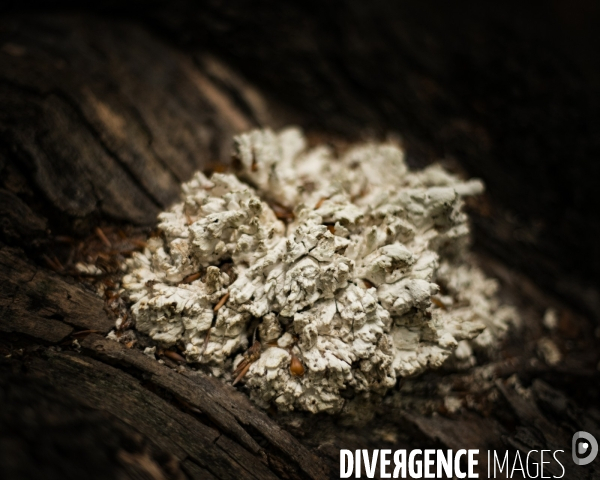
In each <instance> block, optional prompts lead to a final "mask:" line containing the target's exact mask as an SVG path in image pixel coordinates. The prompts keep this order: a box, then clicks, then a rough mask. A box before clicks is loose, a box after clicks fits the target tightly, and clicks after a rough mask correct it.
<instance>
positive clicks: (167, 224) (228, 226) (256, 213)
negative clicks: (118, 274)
mask: <svg viewBox="0 0 600 480" xmlns="http://www.w3.org/2000/svg"><path fill="white" fill-rule="evenodd" d="M234 158H235V164H236V166H237V169H238V171H237V176H236V175H233V174H218V173H215V174H214V175H212V177H211V178H210V179H209V178H207V177H206V176H204V175H203V174H202V173H196V174H195V175H194V177H193V179H192V180H191V181H189V182H188V183H186V184H184V185H183V188H182V200H181V202H180V203H177V204H176V205H174V206H173V207H171V208H170V209H169V210H167V211H166V212H164V213H162V214H160V215H159V230H160V232H161V233H160V235H159V236H155V237H153V238H150V239H149V240H148V243H147V247H146V248H145V250H144V251H143V252H142V253H137V254H135V255H134V256H133V257H132V258H131V259H130V260H128V261H127V264H126V270H127V274H126V275H125V277H124V278H123V283H122V285H123V294H124V295H125V296H126V297H127V298H128V299H129V300H130V302H131V303H132V306H131V313H132V315H133V316H134V318H135V320H136V328H137V329H138V330H139V331H140V332H142V333H145V334H147V335H149V336H150V337H151V338H152V339H154V340H155V341H156V342H158V343H159V344H160V345H161V346H162V347H165V348H167V347H170V346H173V345H178V346H179V347H180V348H181V349H182V350H183V351H184V353H185V355H186V357H187V360H188V361H189V362H198V363H202V364H206V365H207V366H209V367H210V368H211V369H212V372H213V374H215V375H218V376H223V377H224V378H225V379H233V378H232V372H233V371H235V372H236V373H237V372H239V371H242V373H244V374H245V376H244V377H243V380H244V381H245V384H246V386H247V388H248V390H249V392H250V395H251V397H252V398H253V400H254V401H255V402H256V403H258V404H259V405H261V406H263V407H267V406H269V405H276V406H277V407H278V408H280V409H282V410H293V409H303V410H308V411H311V412H320V411H328V412H337V411H339V410H340V409H341V408H342V407H343V405H344V403H345V399H347V398H352V397H355V396H360V395H363V396H365V395H367V396H368V395H369V394H377V395H381V394H384V393H385V392H386V391H387V390H388V389H390V388H391V387H393V386H394V385H395V383H396V381H397V379H398V377H404V376H411V375H415V374H418V373H420V372H423V371H424V370H427V369H430V368H436V367H439V366H440V365H442V363H444V361H445V360H446V359H448V358H449V357H450V356H451V355H452V354H453V352H454V351H455V350H456V351H457V353H458V356H456V357H454V361H455V362H457V363H458V364H460V363H462V364H463V365H467V366H468V365H470V364H472V363H473V362H474V357H473V355H472V349H473V348H475V347H477V346H479V347H482V348H490V347H491V346H493V345H494V344H495V343H496V342H497V339H498V338H499V337H500V336H501V335H502V334H503V332H504V331H505V330H506V329H507V326H508V324H509V322H510V320H511V317H512V316H513V315H514V312H513V310H512V309H510V308H509V307H504V306H502V305H501V304H500V302H499V301H498V300H497V298H496V296H495V295H496V288H497V285H496V283H495V282H494V281H493V280H491V279H488V278H486V277H485V275H484V274H483V273H482V272H481V271H480V270H479V269H478V268H477V267H476V266H475V265H474V263H473V262H472V261H471V259H470V256H469V252H468V238H469V228H468V224H467V217H466V215H465V213H464V212H463V211H462V205H463V200H462V199H463V198H464V197H466V196H469V195H476V194H479V193H480V192H482V190H483V185H482V183H481V182H480V181H477V180H471V181H466V182H464V181H461V180H460V179H458V178H457V177H456V176H453V175H451V174H449V173H448V172H446V171H445V170H444V169H443V168H441V167H440V166H438V165H433V166H430V167H428V168H426V169H424V170H421V171H410V170H409V169H408V167H407V165H406V163H405V161H404V153H403V151H402V149H401V148H399V147H398V146H397V145H394V144H391V143H384V144H374V143H373V144H366V145H361V146H358V147H355V148H352V149H351V150H349V151H348V152H347V153H345V154H344V155H341V156H340V157H339V158H336V157H335V156H334V154H333V153H332V151H331V150H330V149H328V148H326V147H317V148H313V149H307V146H306V141H305V139H304V137H303V136H302V133H301V132H300V131H299V130H297V129H294V128H291V129H287V130H284V131H282V132H280V133H278V134H277V133H274V132H272V131H270V130H256V131H252V132H249V133H246V134H243V135H240V136H238V137H237V138H236V139H235V150H234ZM486 327H487V328H486ZM253 337H254V338H256V339H258V341H259V342H260V343H261V351H260V356H259V358H258V359H257V360H255V361H252V363H250V362H249V361H248V359H247V358H245V357H244V356H243V353H244V352H245V351H246V350H247V349H248V347H249V342H250V341H254V340H253ZM473 342H474V343H473ZM457 349H458V350H457ZM243 362H245V363H243ZM294 362H295V363H294ZM293 363H294V365H295V368H292V369H291V368H290V365H292V364H293ZM240 367H245V368H240Z"/></svg>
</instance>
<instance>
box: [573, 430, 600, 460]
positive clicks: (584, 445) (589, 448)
mask: <svg viewBox="0 0 600 480" xmlns="http://www.w3.org/2000/svg"><path fill="white" fill-rule="evenodd" d="M579 439H581V440H582V441H580V442H577V440H579ZM571 450H572V453H573V461H574V462H575V464H576V465H587V464H588V463H592V462H593V461H594V459H595V458H596V455H598V442H597V441H596V439H595V438H594V437H593V436H592V435H590V434H589V433H587V432H577V433H576V434H575V435H573V442H572V445H571ZM586 452H589V453H588V454H587V455H586V456H585V457H582V458H579V455H583V454H584V453H586Z"/></svg>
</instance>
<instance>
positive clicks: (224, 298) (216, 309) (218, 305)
mask: <svg viewBox="0 0 600 480" xmlns="http://www.w3.org/2000/svg"><path fill="white" fill-rule="evenodd" d="M228 298H229V292H227V293H226V294H225V295H223V298H221V300H219V303H217V304H216V305H215V308H214V311H215V312H218V311H219V309H220V308H221V307H222V306H223V305H225V302H226V301H227V299H228Z"/></svg>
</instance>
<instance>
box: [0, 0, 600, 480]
mask: <svg viewBox="0 0 600 480" xmlns="http://www.w3.org/2000/svg"><path fill="white" fill-rule="evenodd" d="M598 25H600V3H599V2H594V1H591V0H576V1H569V2H567V1H564V0H561V1H539V2H533V1H532V2H517V1H512V0H510V1H507V2H502V3H501V2H481V1H472V0H468V1H467V0H457V1H454V2H441V1H440V2H434V1H430V0H426V1H421V2H394V1H389V0H388V1H383V0H370V1H367V2H365V1H354V0H351V1H346V2H341V1H332V2H317V1H310V0H309V1H304V2H296V3H293V2H283V1H281V2H267V1H253V2H250V1H239V2H227V1H222V2H220V1H214V0H213V1H207V2H193V1H184V0H177V1H170V2H167V1H162V0H161V1H159V0H150V1H137V0H129V1H127V0H124V1H116V0H115V1H111V2H96V3H91V2H78V1H57V2H51V3H50V2H42V1H31V0H22V1H10V2H2V3H0V332H1V335H0V406H1V408H0V477H3V478H11V479H12V478H15V479H17V478H36V479H37V478H48V479H50V478H57V479H58V478H60V479H61V480H65V479H67V478H99V479H100V478H119V479H120V478H123V479H125V478H136V479H137V478H145V479H146V478H148V479H155V480H162V479H164V478H173V479H177V480H183V479H186V478H190V479H194V478H202V479H205V478H209V479H210V478H232V479H235V480H240V479H243V478H261V479H262V478H272V477H269V475H277V476H278V477H280V478H294V479H295V478H319V479H320V478H326V477H327V476H328V475H329V474H331V475H329V476H332V477H335V476H336V475H335V472H336V469H337V468H338V465H339V449H340V448H351V449H354V448H392V449H397V448H452V449H455V450H456V449H458V448H480V449H482V450H483V449H487V448H489V449H496V450H498V451H501V450H502V449H508V450H510V452H511V454H514V452H516V451H520V452H521V453H522V454H524V455H526V453H527V452H528V451H530V450H532V449H534V448H536V449H538V450H539V449H541V448H548V449H552V450H556V449H568V448H569V445H570V439H571V436H572V434H573V433H574V432H575V431H577V430H586V431H589V432H592V433H593V434H594V435H596V436H597V438H600V412H599V411H598V409H597V406H598V404H599V402H600V389H599V385H600V371H599V369H598V367H599V361H600V353H599V352H600V330H599V329H598V319H599V318H600V293H599V292H600V289H599V287H600V285H599V283H600V282H599V281H598V273H599V272H600V242H599V241H598V238H599V235H600V222H599V217H598V213H597V207H596V203H597V202H595V196H596V192H597V191H598V190H599V188H598V182H599V180H600V171H599V170H600V166H599V165H598V159H599V158H600V132H599V130H598V127H599V126H600V56H599V55H598V52H600V48H599V47H600V33H599V30H598ZM291 123H294V124H298V125H300V126H301V127H302V128H304V130H305V131H306V132H307V134H308V138H309V140H310V141H311V142H312V143H322V142H328V143H330V144H331V145H332V146H334V147H335V148H340V149H343V148H345V146H347V144H348V143H350V142H357V141H361V140H368V139H383V138H386V137H387V136H393V137H394V138H400V139H401V141H402V143H403V145H404V147H405V148H406V151H407V154H408V161H409V163H410V164H411V166H413V167H419V166H423V165H425V164H428V163H430V162H433V161H441V162H442V163H443V164H444V166H446V167H447V168H449V169H452V170H454V171H456V172H458V173H461V174H464V175H468V176H477V177H480V178H482V179H483V180H484V181H485V183H486V185H487V193H486V194H485V196H483V198H480V199H478V200H476V201H473V202H469V204H468V205H467V207H468V208H469V213H470V216H471V219H472V223H473V227H474V228H473V232H474V250H475V251H476V253H477V258H478V262H479V264H480V266H481V267H482V268H483V269H484V270H485V271H486V272H487V273H488V274H490V275H491V276H494V277H495V278H498V279H499V281H500V284H501V290H500V296H501V298H502V300H505V301H506V302H507V303H510V304H513V305H515V306H516V307H517V308H518V309H519V312H520V314H521V316H522V325H521V326H520V328H519V329H515V330H513V331H511V332H510V333H509V335H508V337H507V339H506V341H505V343H504V345H503V346H502V347H501V349H500V350H499V351H498V352H497V354H496V356H494V357H493V358H480V359H479V360H480V365H483V367H482V369H483V370H485V369H487V371H488V372H491V373H489V376H490V377H489V378H488V377H486V378H485V381H482V380H481V378H482V377H481V376H479V377H478V376H477V375H480V374H481V369H479V370H478V369H471V370H467V371H454V370H452V368H447V369H445V370H443V371H438V372H429V373H427V374H426V375H423V376H422V377H419V378H417V379H403V380H402V381H400V382H398V387H397V388H396V389H395V390H394V391H393V392H390V394H389V395H388V396H387V397H386V398H385V399H384V400H383V401H382V402H381V404H379V405H378V407H377V408H376V409H375V412H374V414H375V416H374V418H373V419H372V421H370V422H369V423H368V424H366V425H359V426H357V425H353V424H348V423H347V422H346V420H345V419H344V418H342V417H340V418H338V417H332V416H328V415H320V416H312V415H309V414H303V413H295V414H292V415H283V414H277V412H275V411H268V412H266V413H265V412H263V411H262V410H260V411H259V410H258V409H256V408H255V407H253V406H252V405H251V404H250V403H249V402H248V400H247V398H246V396H245V395H244V394H243V393H241V392H239V391H235V389H233V388H232V387H231V386H229V385H225V384H223V383H221V382H219V381H213V380H214V379H211V378H209V377H204V376H201V375H196V376H194V375H195V373H194V374H192V373H191V372H192V370H189V369H188V370H186V372H187V374H186V375H184V374H179V373H175V371H174V370H173V369H174V368H175V367H176V366H177V365H176V361H173V359H172V358H171V359H169V358H168V356H166V355H163V356H162V357H161V358H162V360H163V361H164V362H165V363H166V365H167V366H161V365H159V364H158V363H157V362H154V361H151V360H149V359H148V358H147V357H145V356H144V355H143V354H142V353H141V352H140V350H139V349H138V348H137V347H136V348H131V347H132V345H134V344H133V343H132V344H129V345H128V344H127V342H121V343H117V342H112V341H108V340H105V339H104V338H103V337H104V336H105V335H106V334H107V333H108V331H109V330H111V329H112V328H113V326H114V320H115V318H116V316H118V315H120V314H122V313H123V311H119V308H124V307H123V305H120V306H119V305H117V307H115V306H114V305H115V302H116V301H114V298H113V297H111V295H112V294H111V295H109V294H108V293H110V292H111V288H112V287H110V285H109V284H108V282H110V281H112V280H114V281H118V275H119V270H118V266H119V262H121V261H122V260H123V255H126V254H127V253H125V252H129V253H130V252H131V250H132V249H135V248H139V245H140V243H139V242H141V241H143V240H144V239H145V238H146V235H147V234H148V232H150V230H151V229H152V228H153V227H154V225H155V219H156V215H157V213H158V212H159V211H161V210H163V209H164V208H166V207H167V206H168V205H169V204H170V203H172V202H173V201H174V200H176V199H177V198H178V193H179V186H180V183H181V182H182V181H185V180H187V179H189V178H190V176H191V175H192V173H193V172H194V171H195V170H198V169H202V170H205V171H212V170H215V169H217V170H218V169H222V168H226V167H227V165H228V163H229V161H230V156H231V137H232V135H233V134H235V133H237V132H240V131H243V130H247V129H250V128H256V127H265V126H272V127H273V128H280V127H282V126H284V125H288V124H291ZM98 228H101V230H100V232H101V233H102V232H103V233H102V235H100V234H99V233H98V232H99V230H98ZM102 236H106V237H108V239H109V242H108V243H109V244H110V245H109V246H108V247H107V245H106V243H105V242H104V241H103V239H102ZM136 241H137V242H138V243H135V242H136ZM79 260H81V261H86V262H92V263H95V264H96V265H97V266H99V267H100V268H101V269H102V270H103V272H105V274H106V277H103V279H104V280H106V282H107V283H106V285H107V290H106V291H105V297H104V298H100V297H99V296H97V295H96V294H95V293H93V292H91V291H90V290H89V288H88V287H89V286H90V284H91V282H90V279H86V278H82V277H81V275H78V274H77V272H75V271H74V269H73V265H74V264H75V262H77V261H79ZM113 286H114V285H113ZM107 292H108V293H107ZM113 293H114V292H113ZM117 303H118V302H117ZM548 308H553V309H554V310H555V311H556V312H557V317H558V325H557V327H556V328H555V329H548V328H547V327H545V326H544V325H543V324H542V318H543V317H544V314H545V312H546V311H547V309H548ZM74 339H76V340H78V343H77V344H74V343H73V340H74ZM542 341H546V342H547V341H551V342H553V344H554V345H555V346H556V348H557V349H558V350H559V351H560V353H561V355H562V360H561V362H559V363H558V364H554V365H551V364H549V363H548V362H547V361H546V359H545V357H544V354H543V352H542V353H541V352H540V345H541V343H540V342H542ZM171 353H176V352H171ZM196 373H197V372H196ZM188 374H189V375H188ZM242 388H243V387H242ZM448 395H451V396H453V397H454V398H455V399H459V400H460V401H461V402H463V403H462V404H463V407H462V408H461V409H460V410H459V411H457V412H450V411H448V409H447V408H446V405H445V403H444V402H445V398H446V396H448ZM382 432H383V433H382ZM565 455H570V454H569V453H568V452H567V453H566V454H565ZM597 465H598V460H597V461H596V462H595V464H593V465H591V466H590V467H588V468H583V467H582V468H581V469H575V470H572V465H570V467H569V469H568V470H567V474H568V475H567V477H565V478H589V479H591V478H597V475H599V474H600V473H599V472H600V471H599V470H598V468H599V467H598V466H597ZM483 467H484V466H482V468H483ZM327 468H329V474H328V473H323V472H327ZM3 469H4V470H3ZM559 472H560V471H559Z"/></svg>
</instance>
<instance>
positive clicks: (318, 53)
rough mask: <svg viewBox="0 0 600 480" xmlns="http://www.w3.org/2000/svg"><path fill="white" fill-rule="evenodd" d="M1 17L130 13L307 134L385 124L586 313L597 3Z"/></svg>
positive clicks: (39, 6)
mask: <svg viewBox="0 0 600 480" xmlns="http://www.w3.org/2000/svg"><path fill="white" fill-rule="evenodd" d="M3 10H4V11H5V13H6V14H10V15H15V16H16V17H29V16H31V17H33V16H34V14H37V13H39V12H46V13H53V14H56V13H57V12H59V13H67V14H72V13H75V12H78V13H81V12H83V13H86V12H87V13H91V14H94V15H98V16H100V17H104V19H108V21H110V20H111V19H112V20H123V19H126V20H131V21H134V22H135V23H137V24H142V25H145V26H146V28H148V29H150V30H151V31H153V32H155V34H157V35H159V36H161V37H162V38H163V39H164V40H165V41H166V42H167V43H169V44H171V45H174V46H176V48H178V49H181V50H182V51H184V52H186V53H191V54H192V55H194V54H200V53H206V52H208V53H211V54H213V55H217V56H218V57H219V58H220V59H222V60H224V61H226V62H227V63H228V64H229V65H230V66H232V67H233V68H235V69H236V70H237V71H238V72H241V73H242V74H243V75H244V76H245V77H246V78H247V79H248V80H250V81H251V82H253V83H254V84H255V85H256V86H257V87H258V88H260V89H261V90H262V92H263V93H264V94H265V95H266V96H267V97H268V98H269V99H272V100H275V101H277V102H279V103H280V104H281V105H283V106H284V110H285V112H286V113H287V114H289V115H290V116H289V118H290V119H292V120H294V121H296V122H298V123H300V124H301V125H302V126H303V127H304V128H305V129H306V130H308V131H315V132H319V133H328V134H336V135H340V136H342V137H345V138H347V139H349V140H356V139H358V138H361V137H362V138H364V137H382V136H384V135H385V134H386V133H388V132H396V133H399V134H400V135H401V136H402V137H403V139H404V141H405V145H406V147H407V150H408V152H409V155H410V157H411V160H412V161H413V162H414V163H416V164H419V163H421V164H422V163H424V162H429V161H432V160H435V159H440V158H441V159H444V158H445V159H448V158H452V159H456V160H457V161H458V163H459V164H460V165H461V166H462V167H463V168H465V169H466V170H467V172H468V174H469V175H472V176H479V177H481V178H483V179H484V180H485V183H486V185H487V186H488V192H489V195H490V197H491V198H493V199H494V202H495V204H496V205H497V209H496V210H494V214H495V216H496V217H498V218H499V217H502V218H503V220H502V222H500V221H498V220H497V218H494V219H491V220H490V219H487V218H478V219H477V230H476V232H477V236H478V238H479V239H482V240H481V242H482V243H483V244H485V246H486V249H487V250H488V251H492V252H494V254H496V255H498V256H500V257H501V258H502V259H503V261H506V262H509V263H510V264H512V265H516V266H517V267H518V268H519V269H520V270H522V271H525V272H527V273H528V274H530V275H532V276H533V277H534V278H535V279H536V281H538V282H542V283H543V284H544V285H545V286H546V287H547V288H551V289H552V290H554V291H556V292H558V293H559V294H560V295H562V296H563V297H565V298H569V299H570V301H571V303H572V304H573V306H575V307H577V308H582V309H584V310H586V311H587V312H588V313H592V314H595V315H598V313H599V312H600V300H599V297H598V294H597V292H596V290H597V287H598V280H597V276H598V272H599V271H600V242H598V240H597V239H598V237H599V235H600V224H599V221H598V214H597V210H596V208H597V207H596V205H595V204H596V203H597V202H595V201H594V200H595V193H596V191H597V183H598V180H599V179H600V166H599V164H598V161H597V159H598V158H599V156H600V133H599V129H598V126H599V125H600V123H599V120H600V62H599V56H598V52H599V51H600V50H599V47H600V41H599V37H600V35H599V34H598V28H597V26H598V22H599V21H600V5H599V4H598V2H594V1H591V0H577V1H569V2H567V1H559V0H555V1H550V2H547V1H539V2H535V1H534V2H515V1H508V2H476V1H465V0H460V1H457V2H435V1H423V2H389V1H380V0H374V1H369V2H362V1H349V2H335V1H334V2H317V1H305V2H297V3H295V2H269V1H262V2H261V1H258V2H257V1H254V2H244V1H241V2H220V1H208V2H186V1H181V0H180V1H175V2H161V1H150V2H136V1H128V2H127V1H126V2H100V3H98V2H96V3H93V4H92V3H90V4H88V3H87V2H86V3H83V2H74V1H63V2H60V1H59V2H52V4H51V5H49V4H48V2H35V1H34V2H31V1H20V2H5V3H4V8H3ZM12 34H14V32H13V33H12ZM97 35H102V32H101V28H98V31H97ZM10 36H11V33H10V31H8V32H6V31H5V35H4V38H5V39H10V38H11V37H10ZM241 108H242V109H243V105H241ZM291 112H293V115H291ZM282 117H285V116H282V115H279V116H278V118H277V120H279V121H280V122H281V118H282Z"/></svg>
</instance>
